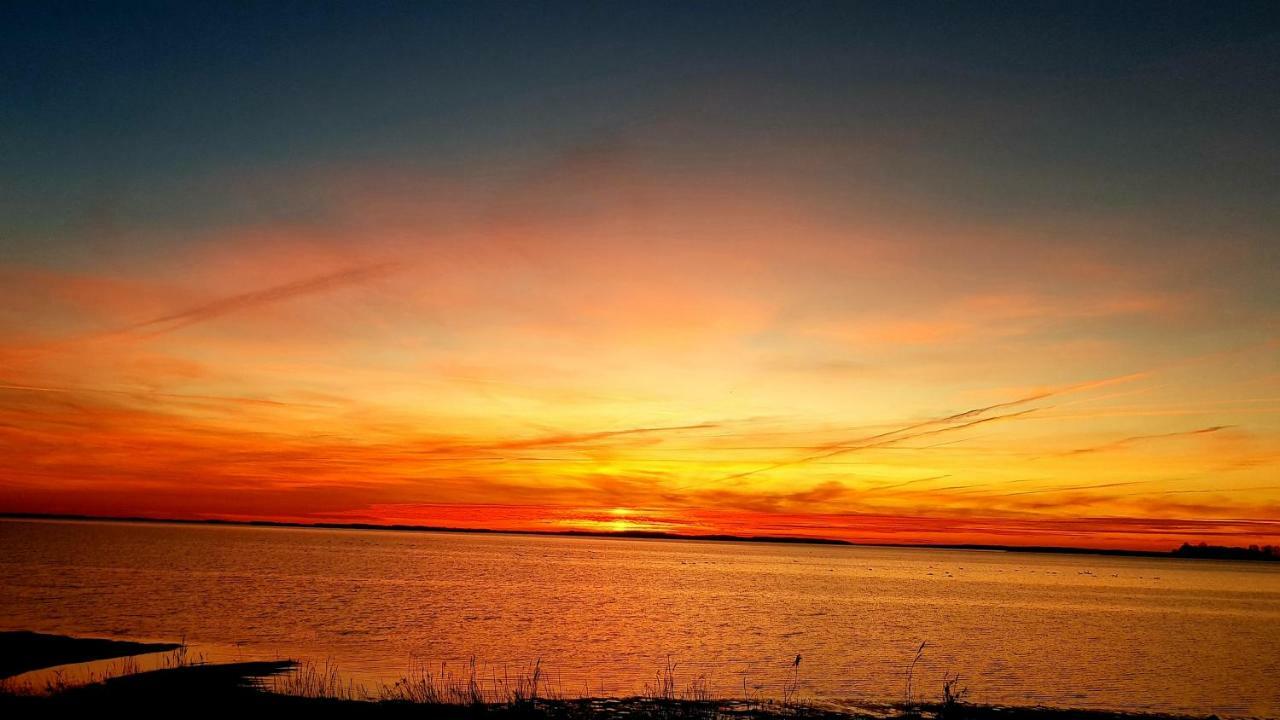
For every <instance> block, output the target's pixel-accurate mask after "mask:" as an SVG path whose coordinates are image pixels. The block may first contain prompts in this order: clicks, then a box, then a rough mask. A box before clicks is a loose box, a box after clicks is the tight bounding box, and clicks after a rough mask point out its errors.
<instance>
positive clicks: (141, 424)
mask: <svg viewBox="0 0 1280 720" xmlns="http://www.w3.org/2000/svg"><path fill="white" fill-rule="evenodd" d="M691 5H696V6H695V7H690V6H691ZM729 8H732V10H733V12H727V9H729ZM988 8H990V9H988ZM1278 16H1280V12H1278V11H1277V9H1276V5H1275V3H1273V2H1266V3H1258V4H1248V3H1225V4H1217V3H1202V4H1198V5H1191V4H1183V3H1165V2H1160V3H1151V4H1147V3H1129V2H1126V3H1113V2H1103V3H1084V2H1070V3H1063V4H1033V3H1021V2H1016V3H1007V4H1000V3H996V4H992V5H990V6H989V5H987V4H973V5H971V6H969V7H967V8H966V7H964V6H963V4H954V5H953V4H947V5H941V4H937V5H935V4H923V5H917V4H912V3H897V2H894V3H881V4H878V5H863V4H859V3H844V2H839V3H804V2H787V3H776V4H768V3H746V2H742V3H707V4H692V3H672V4H658V3H601V4H599V5H596V6H594V7H592V8H589V9H583V8H582V7H578V8H571V7H568V6H563V7H562V6H559V5H554V4H544V3H496V4H488V3H472V2H467V3H404V4H399V3H367V4H365V3H353V4H349V5H346V6H345V7H339V6H331V5H329V4H327V3H319V2H303V3H288V2H273V3H267V4H263V5H262V6H260V7H258V8H257V9H253V8H252V6H249V5H238V4H232V3H94V4H87V5H84V6H75V7H73V6H71V5H64V4H62V3H57V2H53V3H30V4H18V3H6V4H4V6H3V7H0V511H3V512H39V513H79V514H92V515H121V516H152V517H167V518H179V517H180V518H226V519H273V520H289V521H299V522H316V521H323V522H348V521H349V522H373V523H415V524H431V525H449V526H458V527H488V528H504V529H536V530H570V529H579V530H627V529H645V530H665V531H671V532H679V533H713V532H714V533H720V532H725V533H735V534H768V535H811V536H819V537H830V538H844V539H850V540H858V541H868V542H933V543H938V542H981V543H1010V544H1045V545H1073V546H1109V547H1128V548H1155V549H1167V548H1169V547H1172V546H1174V545H1176V544H1179V543H1181V542H1182V541H1184V540H1191V541H1201V540H1203V541H1207V542H1210V543H1215V544H1230V545H1242V544H1249V543H1259V544H1266V543H1277V542H1280V132H1278V131H1277V129H1278V128H1280V34H1278V32H1280V19H1278Z"/></svg>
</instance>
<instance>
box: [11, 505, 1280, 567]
mask: <svg viewBox="0 0 1280 720" xmlns="http://www.w3.org/2000/svg"><path fill="white" fill-rule="evenodd" d="M0 520H35V521H58V522H86V523H122V524H147V525H197V526H209V527H246V528H280V529H297V530H356V531H384V532H400V533H438V534H455V535H515V536H525V537H564V538H590V539H604V540H609V539H617V540H673V541H679V542H730V543H733V542H737V543H764V544H777V545H820V546H843V547H861V548H902V549H917V550H963V551H973V552H1005V553H1030V554H1041V555H1091V556H1102V557H1138V558H1167V559H1171V560H1218V561H1244V562H1251V563H1252V562H1262V563H1267V562H1277V561H1280V555H1269V556H1268V555H1257V556H1254V555H1248V553H1249V551H1248V550H1246V549H1245V548H1219V547H1211V548H1209V551H1208V552H1198V551H1197V550H1198V549H1197V548H1196V547H1195V546H1192V545H1190V544H1184V545H1183V547H1182V548H1179V549H1175V550H1171V551H1160V550H1126V549H1115V548H1084V547H1071V546H1056V545H986V544H978V543H861V542H852V541H849V540H837V539H832V538H814V537H799V536H777V535H724V534H706V535H681V534H678V533H668V532H659V531H648V530H624V531H618V532H604V531H593V530H499V529H492V528H459V527H449V526H442V525H404V524H392V525H377V524H373V523H298V522H284V521H276V520H221V519H216V518H213V519H199V520H193V519H183V518H157V517H147V516H127V517H121V516H106V515H75V514H50V513H11V512H0ZM1188 548H1190V549H1191V551H1190V552H1188V550H1187V549H1188ZM1215 551H1221V552H1217V553H1216V554H1215Z"/></svg>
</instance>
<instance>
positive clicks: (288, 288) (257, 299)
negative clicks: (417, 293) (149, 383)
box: [104, 262, 398, 337]
mask: <svg viewBox="0 0 1280 720" xmlns="http://www.w3.org/2000/svg"><path fill="white" fill-rule="evenodd" d="M397 265H398V264H397V263H394V262H384V263H377V264H374V265H365V266H362V267H356V268H351V269H347V270H340V271H338V272H333V273H328V274H326V275H320V276H318V277H312V278H306V279H304V280H295V281H294V282H290V283H285V284H284V285H277V286H275V287H270V288H266V289H265V290H254V291H251V292H247V293H241V294H240V295H232V296H230V297H225V298H221V299H218V300H214V301H212V302H208V303H205V304H203V305H197V306H196V307H193V308H188V309H186V310H181V311H179V312H175V313H170V314H168V315H161V316H160V317H156V318H152V319H150V320H144V321H142V322H139V323H134V324H133V325H127V326H125V327H123V328H120V329H118V330H114V331H110V332H107V333H104V335H133V334H137V335H143V336H146V337H153V336H156V335H163V334H164V333H169V332H173V331H174V330H178V329H181V328H184V327H187V326H189V325H194V324H196V323H200V322H204V321H206V320H212V319H214V318H218V317H222V316H223V315H228V314H230V313H234V312H239V311H241V310H246V309H249V308H252V307H257V306H260V305H269V304H271V303H276V302H280V301H282V300H288V299H289V298H293V297H298V296H301V295H311V294H314V293H319V292H324V291H326V290H332V289H334V288H339V287H343V286H346V285H353V284H356V283H360V282H364V281H366V280H370V279H372V278H376V277H381V276H383V275H386V274H388V273H390V272H392V271H393V270H394V269H395V268H396V267H397Z"/></svg>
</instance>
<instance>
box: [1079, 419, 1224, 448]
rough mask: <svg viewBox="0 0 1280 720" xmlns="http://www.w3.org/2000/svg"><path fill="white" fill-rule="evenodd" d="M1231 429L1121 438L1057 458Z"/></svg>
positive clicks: (1221, 428)
mask: <svg viewBox="0 0 1280 720" xmlns="http://www.w3.org/2000/svg"><path fill="white" fill-rule="evenodd" d="M1231 427H1234V426H1232V425H1214V426H1212V427H1206V428H1200V429H1199V430H1184V431H1182V432H1171V433H1160V434H1159V435H1133V436H1131V437H1127V438H1121V439H1119V440H1115V441H1112V442H1109V443H1103V444H1102V445H1094V446H1093V447H1086V448H1077V449H1075V450H1068V451H1067V452H1064V453H1059V456H1069V455H1084V454H1086V453H1094V452H1101V451H1103V450H1112V449H1115V448H1121V447H1124V446H1125V445H1128V444H1130V443H1135V442H1141V441H1143V440H1160V439H1163V438H1173V437H1185V436H1190V435H1208V434H1209V433H1215V432H1218V431H1219V430H1227V429H1229V428H1231Z"/></svg>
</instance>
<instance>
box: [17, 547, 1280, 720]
mask: <svg viewBox="0 0 1280 720" xmlns="http://www.w3.org/2000/svg"><path fill="white" fill-rule="evenodd" d="M0 588H2V589H3V590H2V594H0V627H2V628H3V629H33V630H42V631H47V632H62V633H72V634H85V635H97V636H112V637H121V638H133V639H165V640H172V639H176V638H181V637H185V638H186V639H187V641H188V642H190V643H192V644H193V645H194V646H196V648H197V649H199V650H201V651H203V652H205V653H206V654H207V656H208V657H210V658H212V659H224V658H236V657H239V658H245V659H249V658H276V657H295V658H310V659H315V660H318V661H324V660H326V659H328V660H331V661H332V662H334V663H335V664H336V665H337V666H338V667H339V668H340V669H341V670H342V671H344V672H345V673H347V674H350V675H353V676H355V677H356V678H358V679H360V680H363V681H366V682H376V681H378V680H387V681H390V680H394V679H395V678H397V677H399V676H400V675H402V674H403V673H404V672H405V671H406V669H407V668H408V667H409V666H410V663H411V661H414V660H416V661H420V662H428V663H439V662H445V663H447V664H448V666H449V667H456V668H457V670H458V671H459V672H461V671H462V670H463V667H464V666H465V664H466V663H467V660H468V659H469V658H471V657H473V656H474V657H475V658H476V660H477V662H478V663H479V664H480V665H481V667H482V668H489V670H488V671H487V672H496V673H497V674H499V675H500V674H501V673H502V671H503V669H504V668H505V669H507V670H509V671H511V672H513V673H514V672H518V671H520V670H521V669H523V668H524V667H526V666H527V665H528V664H529V663H531V662H532V661H533V660H534V659H536V658H541V660H542V663H543V666H544V668H547V669H548V670H549V671H550V673H551V676H552V677H553V678H554V682H555V683H556V684H558V685H559V686H560V688H561V690H562V691H563V692H565V693H583V692H586V689H587V688H589V690H590V692H591V693H592V694H599V693H601V692H604V693H609V694H619V693H624V694H625V693H632V692H636V691H639V690H641V689H643V687H644V684H645V683H646V682H651V681H652V680H653V677H654V674H655V673H656V672H657V671H658V670H659V669H660V668H662V667H663V666H664V665H665V663H666V661H667V658H668V656H670V658H671V659H672V660H673V661H674V662H675V663H676V664H677V675H678V679H679V680H680V682H681V683H684V682H687V681H690V680H693V679H694V678H696V677H697V676H699V675H706V676H707V677H708V679H709V681H710V683H711V685H712V686H714V687H715V688H716V689H717V690H718V691H719V692H721V693H724V694H731V695H739V696H740V695H742V694H743V688H744V686H745V687H746V688H747V692H749V693H751V694H755V693H760V694H764V695H777V694H779V693H780V692H781V688H782V685H783V682H784V681H785V678H787V677H789V676H790V663H791V661H792V659H793V658H794V657H795V655H796V654H797V653H799V654H801V655H803V661H802V664H801V668H800V684H801V688H802V694H803V695H805V696H807V697H810V698H817V699H852V700H855V701H858V700H862V701H874V700H885V699H889V700H893V699H899V698H901V697H902V694H903V673H904V670H905V668H906V666H907V664H908V663H909V662H910V659H911V657H912V656H913V655H914V652H915V648H916V647H917V646H918V645H919V643H920V642H921V641H922V640H927V641H929V644H930V645H929V648H928V649H927V650H926V651H925V654H924V656H923V658H922V659H921V661H920V664H919V666H918V668H917V671H916V686H917V687H918V688H920V689H921V690H922V691H923V692H924V693H926V694H928V695H930V696H934V695H936V694H937V692H938V688H939V685H940V679H941V676H942V673H943V672H946V671H951V672H959V673H960V674H961V675H962V676H963V677H964V682H965V684H967V685H968V686H969V687H970V689H971V692H972V697H973V699H975V700H979V701H987V702H1001V703H1023V704H1025V703H1044V704H1050V705H1059V706H1075V707H1102V708H1116V709H1155V710H1169V711H1187V712H1198V713H1209V712H1214V713H1218V714H1225V715H1262V716H1271V717H1276V716H1280V682H1278V681H1277V678H1280V569H1277V568H1274V567H1269V566H1263V565H1261V564H1248V563H1227V562H1207V561H1186V560H1171V559H1168V560H1167V559H1145V558H1100V557H1088V556H1056V555H1030V554H1005V553H989V552H969V551H954V552H953V551H940V550H905V549H874V548H852V547H827V546H784V545H762V544H750V543H695V542H672V541H660V540H611V539H599V540H595V539H576V538H553V537H522V536H504V535H493V536H476V535H450V534H425V533H424V534H412V533H393V532H362V531H323V530H295V529H269V528H264V529H250V528H229V527H198V526H195V527H193V526H165V525H132V524H114V523H101V524H99V523H69V522H68V523H62V522H18V521H0Z"/></svg>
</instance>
